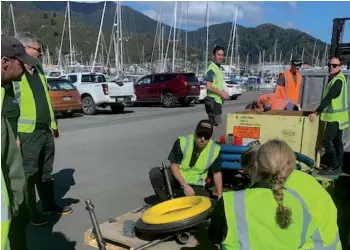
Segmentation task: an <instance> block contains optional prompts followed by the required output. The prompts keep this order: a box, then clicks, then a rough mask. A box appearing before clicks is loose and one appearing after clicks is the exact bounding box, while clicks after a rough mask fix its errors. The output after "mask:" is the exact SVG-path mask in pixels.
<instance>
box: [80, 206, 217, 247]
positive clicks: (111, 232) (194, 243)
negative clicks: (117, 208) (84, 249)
mask: <svg viewBox="0 0 350 250" xmlns="http://www.w3.org/2000/svg"><path fill="white" fill-rule="evenodd" d="M141 209H142V208H137V209H135V210H133V211H131V212H128V213H126V214H123V215H121V216H119V217H117V218H116V222H111V223H110V222H109V221H106V222H104V223H102V224H100V229H101V234H102V237H103V238H104V239H105V241H106V242H107V245H106V249H107V250H125V249H127V250H132V249H135V248H138V247H140V246H142V245H145V244H147V243H149V241H146V240H142V239H139V238H137V237H133V238H131V237H128V236H124V233H123V223H124V221H125V220H132V221H135V222H136V221H137V220H138V219H139V218H140V216H141V214H142V211H140V210H141ZM197 239H198V240H197ZM198 242H200V244H199V243H198ZM84 243H85V244H87V245H89V246H91V247H95V248H97V243H96V239H95V236H94V234H93V233H92V228H90V229H88V230H86V231H85V232H84ZM208 244H209V242H208V240H207V232H206V231H205V229H204V227H203V228H200V229H199V230H198V231H197V233H196V234H195V235H194V236H191V238H190V240H189V241H188V243H187V244H186V245H179V244H177V243H176V241H175V240H169V241H166V242H162V243H160V244H159V245H156V246H153V247H151V248H148V249H150V250H164V249H167V250H180V249H182V248H184V247H188V248H191V249H203V246H206V245H208ZM200 246H201V247H200ZM197 247H198V248H197ZM206 249H207V248H206ZM214 249H215V248H214Z"/></svg>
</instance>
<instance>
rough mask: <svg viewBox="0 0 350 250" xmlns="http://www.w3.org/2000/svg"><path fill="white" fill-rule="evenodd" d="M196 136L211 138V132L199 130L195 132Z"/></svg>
mask: <svg viewBox="0 0 350 250" xmlns="http://www.w3.org/2000/svg"><path fill="white" fill-rule="evenodd" d="M197 137H198V138H204V139H205V140H209V139H210V138H211V134H208V133H204V132H199V133H197Z"/></svg>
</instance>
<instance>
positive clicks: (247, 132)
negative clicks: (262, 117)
mask: <svg viewBox="0 0 350 250" xmlns="http://www.w3.org/2000/svg"><path fill="white" fill-rule="evenodd" d="M233 135H234V136H237V137H241V138H251V139H259V138H260V127H243V126H235V127H233Z"/></svg>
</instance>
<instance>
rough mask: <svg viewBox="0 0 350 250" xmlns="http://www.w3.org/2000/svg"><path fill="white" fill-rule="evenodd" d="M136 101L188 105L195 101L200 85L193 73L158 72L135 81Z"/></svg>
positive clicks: (166, 104)
mask: <svg viewBox="0 0 350 250" xmlns="http://www.w3.org/2000/svg"><path fill="white" fill-rule="evenodd" d="M135 94H136V98H137V99H136V102H140V103H145V102H149V103H163V105H164V107H166V108H171V107H173V106H174V105H175V103H180V104H181V105H182V106H189V105H190V104H191V103H192V102H193V101H197V99H198V97H199V94H200V85H199V82H198V79H197V77H196V74H195V73H158V74H152V75H147V76H144V77H142V78H141V79H140V80H139V81H138V82H137V83H135Z"/></svg>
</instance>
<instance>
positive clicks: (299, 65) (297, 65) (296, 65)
mask: <svg viewBox="0 0 350 250" xmlns="http://www.w3.org/2000/svg"><path fill="white" fill-rule="evenodd" d="M293 66H294V67H301V64H293Z"/></svg>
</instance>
